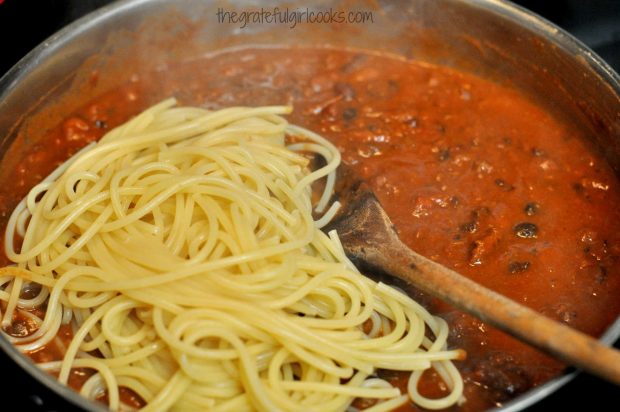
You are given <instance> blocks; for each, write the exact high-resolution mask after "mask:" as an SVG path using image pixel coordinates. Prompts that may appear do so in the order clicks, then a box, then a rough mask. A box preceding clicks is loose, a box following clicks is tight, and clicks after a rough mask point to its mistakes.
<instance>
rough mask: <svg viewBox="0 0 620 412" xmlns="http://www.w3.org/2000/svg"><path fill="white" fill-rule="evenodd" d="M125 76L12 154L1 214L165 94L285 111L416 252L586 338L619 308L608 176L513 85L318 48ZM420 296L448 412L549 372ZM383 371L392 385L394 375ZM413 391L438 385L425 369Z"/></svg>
mask: <svg viewBox="0 0 620 412" xmlns="http://www.w3.org/2000/svg"><path fill="white" fill-rule="evenodd" d="M133 79H134V80H133V82H131V83H128V84H127V85H125V86H122V87H120V88H119V89H118V90H114V91H112V92H110V93H109V94H107V95H105V96H101V97H100V98H97V99H95V100H94V101H93V102H92V104H90V105H87V106H86V107H84V108H83V109H81V110H79V111H78V112H76V113H74V114H72V115H70V116H68V117H67V118H66V119H64V120H62V121H61V122H60V123H59V124H58V126H57V127H55V128H51V130H49V131H48V132H47V134H46V135H45V137H44V139H45V140H44V142H45V143H42V142H43V141H41V142H39V144H37V145H34V146H33V147H32V148H31V150H29V151H28V152H23V153H22V159H23V160H22V162H21V163H20V164H19V165H18V166H17V168H16V170H14V171H11V176H14V177H13V178H11V179H6V181H4V182H0V183H1V184H0V211H2V215H3V216H6V215H7V212H8V211H10V210H11V209H12V208H13V207H14V206H15V204H16V202H17V201H18V200H19V198H20V197H21V196H23V195H24V193H25V192H26V190H27V189H28V188H29V187H31V186H33V185H34V184H35V183H37V181H38V180H40V179H41V178H42V177H43V176H44V175H46V174H47V173H49V171H51V170H52V169H53V168H54V167H55V165H57V164H58V163H60V162H62V161H63V160H64V159H66V158H67V157H68V156H69V155H71V154H72V153H74V152H75V151H76V150H77V149H78V148H79V147H82V146H84V145H85V144H87V143H88V142H90V141H93V140H96V139H97V138H99V137H100V136H101V135H102V134H103V133H105V132H106V131H108V130H109V129H110V128H113V127H114V126H116V125H118V124H120V123H121V122H123V121H125V120H127V119H128V118H129V117H131V116H132V115H134V114H136V113H138V112H139V111H140V110H142V109H144V108H146V107H147V106H148V105H150V104H153V103H155V102H157V101H159V100H161V99H163V98H165V97H168V96H170V95H174V96H176V97H177V98H178V99H179V100H180V101H181V102H182V103H185V104H197V105H202V106H205V107H208V108H219V107H225V106H231V105H253V106H256V105H266V104H293V105H294V108H295V111H294V113H293V114H292V115H291V116H290V120H291V121H292V122H294V123H298V124H300V125H302V126H304V127H307V128H309V129H312V130H314V131H316V132H318V133H321V134H323V135H324V136H326V137H328V138H329V139H330V140H332V141H333V142H334V143H335V144H336V145H337V146H338V148H339V149H340V150H341V151H342V153H343V161H344V162H345V163H346V164H348V165H349V166H350V167H352V168H354V169H355V171H356V172H357V173H358V174H360V175H361V176H363V177H364V178H365V179H366V180H367V181H368V182H369V183H370V185H371V186H372V188H373V189H374V191H375V192H376V194H377V196H378V198H379V200H380V201H381V202H382V204H383V206H384V207H385V209H386V210H387V212H388V214H389V215H390V217H391V218H392V220H393V222H394V223H395V225H396V227H397V228H398V231H399V234H400V236H401V237H402V239H403V240H404V241H405V242H406V243H407V244H408V245H409V246H411V247H412V248H414V249H415V250H416V251H418V252H419V253H421V254H423V255H425V256H428V257H430V258H431V259H434V260H436V261H438V262H440V263H442V264H444V265H447V266H448V267H451V268H453V269H455V270H457V271H459V272H460V273H462V274H464V275H466V276H468V277H470V278H472V279H473V280H475V281H477V282H480V283H482V284H483V285H485V286H487V287H489V288H491V289H494V290H496V291H498V292H500V293H502V294H505V295H507V296H508V297H510V298H512V299H514V300H516V301H518V302H521V303H524V304H526V305H528V306H530V307H532V308H534V309H536V310H538V311H541V312H542V313H544V314H546V315H547V316H550V317H553V318H555V319H557V320H560V321H562V322H565V323H567V324H570V325H571V326H573V327H576V328H578V329H581V330H583V331H585V332H587V333H590V334H593V335H598V334H600V333H601V332H602V331H603V330H604V329H605V328H606V327H607V326H608V325H609V324H610V323H611V321H612V320H613V319H614V318H615V317H616V316H617V314H618V313H619V312H620V301H619V300H618V299H617V296H618V293H619V292H620V273H618V272H619V269H618V266H617V265H616V264H615V262H616V260H617V257H618V256H620V230H619V229H620V190H619V187H618V182H617V180H616V178H615V176H614V175H613V173H612V171H611V170H610V168H609V167H608V166H607V165H606V164H605V163H604V161H603V160H602V158H601V157H600V156H599V155H597V154H596V152H595V151H594V150H592V149H591V148H590V146H589V145H588V144H587V143H585V140H584V137H587V136H584V135H582V134H581V132H579V131H578V130H576V129H575V128H573V127H570V126H569V125H567V124H564V123H562V122H559V121H558V120H556V119H554V118H553V117H551V116H550V115H549V114H548V113H546V112H545V111H544V110H543V109H541V108H539V107H538V106H536V105H534V104H532V103H530V102H529V101H527V100H526V99H525V98H524V97H523V96H521V95H520V94H519V93H517V92H515V91H513V90H510V89H507V88H504V87H500V86H498V85H495V84H492V83H489V82H487V81H484V80H481V79H479V78H476V77H472V76H470V75H467V74H464V73H460V72H455V71H452V70H448V69H443V68H438V67H433V66H429V65H425V64H419V63H415V62H408V61H405V60H400V59H396V58H390V57H385V56H380V55H375V54H372V55H371V54H363V53H358V52H353V51H338V50H328V49H291V50H285V49H273V50H270V49H247V50H239V51H235V52H229V53H224V54H221V55H219V56H215V57H213V58H208V59H204V60H201V61H196V62H192V63H188V64H185V65H182V66H179V67H177V68H173V69H170V70H169V71H167V72H165V73H137V74H135V76H134V77H133ZM35 140H36V139H35ZM416 293H417V292H416ZM424 300H425V304H426V305H427V306H428V307H429V309H430V310H432V311H433V312H434V313H437V314H441V315H442V316H444V317H445V318H446V319H447V320H448V322H449V323H450V326H451V331H450V340H449V342H450V344H451V346H452V347H461V348H464V349H465V350H466V351H467V352H468V358H467V360H466V361H463V362H457V363H456V365H457V367H458V368H459V369H460V370H461V372H462V374H463V377H464V380H465V397H466V399H467V402H466V403H464V404H463V405H462V406H461V407H457V406H455V407H453V408H451V410H461V411H477V410H481V409H484V408H488V407H492V406H495V405H496V404H498V403H501V402H504V401H506V400H508V399H510V398H512V397H514V396H516V395H518V394H519V393H522V392H524V391H526V390H528V389H529V388H531V387H532V386H535V385H539V384H541V383H543V382H544V381H546V380H548V379H550V378H552V377H553V376H556V375H557V374H559V373H560V372H561V371H562V369H563V366H562V365H561V364H559V363H558V362H556V361H554V360H552V359H550V358H548V357H546V356H544V355H542V354H540V353H539V352H537V351H536V350H534V349H532V348H529V347H527V346H525V345H523V344H520V343H519V342H517V341H515V340H514V339H512V338H509V337H507V336H506V335H505V334H503V333H501V332H499V331H497V330H495V329H493V328H491V327H489V326H487V325H486V324H484V323H483V322H481V321H479V320H477V319H474V318H472V317H470V316H468V315H464V314H462V313H459V312H457V311H455V310H454V309H453V308H451V307H449V306H448V305H446V304H444V303H442V302H439V301H437V300H433V299H430V298H428V297H425V299H424ZM44 354H45V353H43V354H42V353H37V354H36V355H33V358H35V360H36V358H37V357H41V356H42V355H44ZM50 356H52V355H50ZM387 378H389V380H391V381H393V382H394V383H395V384H396V385H398V386H400V387H402V388H404V387H405V386H406V375H405V374H401V373H396V374H391V375H390V376H388V377H387ZM75 385H76V386H79V385H78V384H75ZM420 389H421V390H422V392H423V393H428V394H433V395H440V394H441V393H442V392H443V391H442V389H441V385H439V383H438V380H437V377H436V376H434V375H433V374H432V373H430V372H429V373H428V374H426V375H425V379H424V380H423V383H422V385H421V388H420ZM415 409H416V408H415V407H413V406H411V405H409V406H407V407H405V408H403V410H415Z"/></svg>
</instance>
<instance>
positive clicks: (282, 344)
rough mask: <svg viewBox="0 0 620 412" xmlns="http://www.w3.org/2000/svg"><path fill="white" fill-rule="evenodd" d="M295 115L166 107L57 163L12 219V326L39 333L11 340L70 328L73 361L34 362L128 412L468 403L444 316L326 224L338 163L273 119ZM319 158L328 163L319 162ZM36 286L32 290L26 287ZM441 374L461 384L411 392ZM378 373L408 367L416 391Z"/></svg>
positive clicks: (1, 290)
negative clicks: (132, 405)
mask: <svg viewBox="0 0 620 412" xmlns="http://www.w3.org/2000/svg"><path fill="white" fill-rule="evenodd" d="M289 112H290V108H288V107H259V108H241V107H236V108H228V109H223V110H219V111H207V110H203V109H198V108H191V107H176V103H175V101H174V100H168V101H165V102H163V103H160V104H158V105H156V106H154V107H152V108H150V109H148V110H146V111H145V112H143V113H142V114H140V115H139V116H137V117H135V118H134V119H132V120H131V121H129V122H128V123H126V124H124V125H122V126H120V127H118V128H116V129H114V130H112V131H110V132H109V133H108V134H106V135H105V136H104V137H103V138H102V139H101V140H100V141H99V142H98V143H96V144H92V145H91V146H88V147H86V148H85V149H84V150H82V151H81V152H79V153H77V154H76V155H75V156H73V157H72V158H71V159H69V160H68V161H67V162H66V163H64V164H63V165H62V166H60V167H59V168H58V169H57V170H56V171H54V172H53V173H52V174H51V175H50V176H48V177H47V178H46V179H45V180H44V181H43V182H41V183H40V184H39V185H37V186H36V187H34V188H33V189H32V190H31V192H30V193H29V194H28V196H27V197H26V198H25V199H24V200H23V201H22V202H21V203H20V204H19V206H18V207H17V208H16V209H15V211H14V213H13V214H12V216H11V218H10V220H9V223H8V228H7V231H6V235H5V236H6V237H5V247H6V254H7V256H8V257H9V258H10V260H11V261H13V262H15V265H13V266H10V267H6V268H3V269H2V270H1V271H0V301H1V302H2V308H3V313H2V318H3V326H4V327H7V326H8V325H10V324H11V322H12V321H13V320H14V319H15V317H16V316H17V315H21V316H26V317H28V318H29V319H30V320H31V321H32V322H34V323H35V324H36V326H37V328H36V331H35V332H34V333H32V334H31V335H30V336H26V337H14V336H8V335H7V337H8V338H9V339H11V340H12V341H13V342H14V343H15V345H17V346H18V347H19V348H20V349H21V350H22V351H24V352H29V351H36V350H40V349H41V348H43V347H44V346H45V345H50V344H53V343H54V340H55V339H56V336H57V333H58V331H59V329H60V328H61V325H70V327H71V329H72V334H73V338H72V340H71V341H70V344H69V345H67V346H66V347H63V348H62V351H63V352H64V357H63V359H62V360H59V361H53V362H47V363H41V364H40V366H41V367H42V368H43V369H45V370H47V371H49V372H51V373H55V374H57V375H58V379H59V381H60V382H62V383H64V384H67V382H68V378H69V376H70V374H71V371H72V370H73V369H75V368H84V369H87V370H91V371H93V372H94V373H93V374H92V376H91V377H90V378H89V379H88V380H87V381H86V382H85V384H84V385H83V386H82V387H81V389H80V390H81V393H82V395H84V396H85V397H88V398H91V399H96V398H101V397H102V396H104V395H105V396H106V398H107V399H108V400H109V407H110V408H111V409H112V410H123V409H127V406H126V405H124V404H123V402H122V400H121V397H120V395H119V388H121V387H124V388H129V389H131V390H132V391H134V392H135V393H136V394H138V395H139V396H140V397H141V398H142V399H143V400H144V402H145V405H146V406H144V408H143V410H144V411H147V410H148V411H164V410H171V411H194V410H206V409H208V410H213V411H244V410H261V411H277V410H282V411H344V410H347V409H352V407H351V404H352V402H353V401H354V400H355V399H356V398H368V399H375V400H377V401H376V402H375V403H374V406H372V407H371V408H370V409H371V410H374V411H382V410H391V409H393V408H395V407H397V406H399V405H402V404H404V403H406V402H409V401H410V400H412V401H413V402H415V403H417V404H418V405H420V406H422V407H425V408H432V409H438V408H443V407H447V406H450V405H452V404H454V403H455V402H457V401H458V400H459V399H460V398H461V395H462V387H463V386H462V380H461V377H460V375H459V373H458V371H457V370H456V368H455V367H454V366H453V364H452V362H451V360H453V359H458V358H460V357H461V356H462V351H460V350H447V347H446V339H447V335H448V327H447V324H446V323H445V321H443V320H442V319H440V318H437V317H434V316H432V315H430V314H429V313H428V312H427V311H426V310H425V309H424V308H422V307H421V306H420V305H418V304H416V302H414V301H413V300H411V299H410V298H409V297H407V296H406V295H404V294H403V293H402V292H400V291H398V290H396V289H393V288H392V287H389V286H387V285H385V284H382V283H376V282H374V281H372V280H370V279H368V278H366V277H365V276H363V275H362V274H360V273H359V272H358V271H357V270H356V269H355V267H354V266H353V265H352V264H351V263H350V262H349V261H348V260H347V258H346V257H345V255H344V253H343V249H342V246H341V244H340V243H339V240H338V237H337V234H336V233H330V234H329V235H326V234H324V233H323V232H322V231H321V230H320V228H321V227H322V226H323V225H324V224H325V223H326V222H328V221H329V220H330V218H331V217H332V216H333V215H334V213H335V212H336V209H337V207H338V205H337V204H336V203H335V204H332V205H331V206H329V205H328V204H329V200H330V197H331V194H332V191H333V187H334V179H335V169H336V168H337V166H338V164H339V161H340V155H339V153H338V151H337V149H336V148H335V147H334V146H333V145H332V144H330V143H329V142H327V141H326V140H325V139H323V138H321V137H320V136H318V135H316V134H314V133H312V132H310V131H308V130H304V129H302V128H299V127H296V126H293V125H289V124H288V123H287V122H286V120H285V119H284V118H282V117H280V116H279V115H282V114H286V113H289ZM287 145H288V146H287ZM309 153H314V155H318V156H321V157H323V158H324V159H325V162H324V163H325V166H324V167H321V168H319V169H318V170H314V171H311V170H309V160H308V157H309V156H308V154H309ZM321 179H324V185H323V186H324V187H325V190H324V192H323V194H322V196H321V197H320V199H319V200H318V202H317V204H316V206H315V207H314V212H315V213H319V214H320V213H322V216H323V217H322V218H320V219H318V220H316V221H315V220H314V219H313V204H312V187H311V186H312V184H313V182H316V181H317V180H321ZM20 239H23V241H22V242H21V247H20V248H19V250H18V251H17V250H15V249H14V247H13V245H14V244H19V241H20ZM33 285H38V286H40V288H39V289H38V290H40V291H39V292H38V293H37V294H36V296H31V295H32V294H30V295H28V294H23V293H22V292H23V291H24V290H33V288H32V286H33ZM36 309H38V310H39V311H38V312H37V310H36ZM41 309H44V313H45V314H44V316H37V313H43V312H42V311H41ZM431 367H432V368H434V369H435V371H436V372H437V373H438V374H439V376H440V377H441V378H442V379H443V381H444V382H445V383H446V385H447V386H448V387H449V388H450V391H449V394H448V395H447V396H446V397H444V398H442V399H429V398H426V397H424V396H422V395H421V394H420V393H419V392H418V390H417V383H418V381H419V379H420V376H421V374H422V373H423V371H425V370H427V369H429V368H431ZM379 369H386V370H399V371H411V372H412V375H411V378H410V381H409V388H408V393H405V394H401V392H400V390H399V389H398V388H395V387H393V386H392V385H391V384H390V383H388V382H387V381H385V380H382V379H380V378H378V377H377V375H376V374H375V373H376V372H377V370H379Z"/></svg>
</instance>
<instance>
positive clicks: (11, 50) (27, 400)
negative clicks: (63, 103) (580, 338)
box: [0, 0, 620, 412]
mask: <svg viewBox="0 0 620 412" xmlns="http://www.w3.org/2000/svg"><path fill="white" fill-rule="evenodd" d="M110 2H111V1H110V0H0V74H2V73H4V72H6V71H7V70H8V69H9V68H10V67H11V66H12V65H13V64H15V63H16V62H17V60H19V59H20V58H21V57H22V56H24V55H25V54H26V53H27V52H28V51H29V50H31V49H32V48H34V47H35V46H36V45H37V44H39V43H40V42H41V41H43V40H44V39H45V38H46V37H48V36H49V35H51V34H52V33H54V32H55V31H57V30H58V29H60V28H62V27H63V26H65V25H66V24H68V23H70V22H71V21H73V20H75V19H76V18H78V17H80V16H82V15H84V14H86V13H88V12H89V11H91V10H94V9H95V8H97V7H100V6H103V5H105V4H107V3H110ZM516 2H517V3H519V4H521V5H523V6H524V7H526V8H528V9H530V10H533V11H535V12H536V13H538V14H540V15H542V16H543V17H546V18H547V19H549V20H551V21H552V22H554V23H556V24H558V25H559V26H560V27H563V28H564V29H566V30H567V31H569V32H570V33H572V34H573V35H575V36H576V37H577V38H579V39H580V40H582V41H583V42H584V43H586V44H587V45H588V46H590V48H592V49H593V50H594V51H595V52H596V53H598V54H599V55H600V56H601V57H602V58H603V59H604V60H606V61H607V62H608V63H609V64H610V65H611V66H612V67H613V68H614V69H615V70H616V71H620V0H588V1H582V0H555V1H540V0H520V1H516ZM616 346H618V343H616ZM0 368H1V370H2V375H3V376H4V379H3V382H4V384H3V387H4V394H5V395H4V397H5V399H9V398H10V399H11V400H12V402H11V404H12V405H15V404H17V405H21V406H20V407H19V410H23V411H37V412H39V411H41V412H42V411H63V412H72V411H76V409H74V408H71V407H69V406H67V405H66V404H64V403H62V402H61V401H59V399H58V398H56V397H55V396H54V395H53V394H51V393H49V392H48V391H47V390H46V389H44V388H43V387H41V386H40V385H38V384H37V383H36V382H34V381H33V380H32V379H30V378H29V377H28V376H26V374H25V373H24V372H23V371H21V369H20V368H19V367H18V366H17V365H15V364H14V363H13V362H11V361H10V360H9V359H8V358H7V357H6V355H4V353H1V352H0ZM585 399H587V400H588V406H589V408H590V409H591V410H597V411H606V410H617V409H618V407H617V405H616V403H617V401H618V400H620V389H618V387H616V386H614V385H612V384H609V383H606V382H604V381H601V380H600V379H597V378H594V377H592V376H590V375H587V374H585V373H582V374H580V375H579V376H578V377H577V378H575V379H574V380H573V381H572V382H570V383H568V384H567V385H566V386H564V387H563V388H561V389H560V390H558V391H557V392H555V393H554V394H553V395H551V396H549V397H547V398H546V399H545V400H543V401H541V402H539V403H538V404H536V406H533V407H531V408H529V409H528V412H542V411H548V410H557V409H559V408H562V409H563V407H564V406H565V405H566V406H577V405H582V404H583V403H581V402H580V401H582V400H585ZM16 409H17V408H16Z"/></svg>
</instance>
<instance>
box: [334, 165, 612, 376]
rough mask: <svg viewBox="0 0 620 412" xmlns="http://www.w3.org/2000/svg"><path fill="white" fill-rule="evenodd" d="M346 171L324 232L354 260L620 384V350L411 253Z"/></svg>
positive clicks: (373, 199) (376, 204)
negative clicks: (335, 236)
mask: <svg viewBox="0 0 620 412" xmlns="http://www.w3.org/2000/svg"><path fill="white" fill-rule="evenodd" d="M342 167H343V166H341V168H342ZM344 170H345V171H344V172H340V173H339V174H341V175H343V176H341V177H339V182H340V183H339V185H338V188H337V189H339V190H337V191H336V193H338V197H339V198H340V200H341V201H343V204H344V208H342V210H341V211H340V212H339V214H338V216H336V218H335V219H334V220H333V221H332V222H331V223H330V224H329V225H328V227H327V228H326V229H325V230H326V232H327V231H329V230H332V229H336V230H337V231H338V235H339V237H340V240H341V242H342V245H343V247H344V250H345V252H346V254H347V256H348V257H349V258H350V259H351V260H352V261H354V262H355V263H356V264H362V265H363V266H366V267H369V268H372V269H375V270H378V271H380V272H384V273H386V274H388V275H391V276H394V277H397V278H399V279H401V280H404V281H405V282H407V283H409V284H411V285H413V286H415V287H416V288H418V289H420V290H422V291H424V292H426V293H428V294H429V295H432V296H435V297H438V298H440V299H442V300H444V301H446V302H448V303H450V304H452V305H454V306H455V307H456V308H458V309H460V310H462V311H463V312H466V313H469V314H471V315H473V316H475V317H477V318H479V319H481V320H482V321H484V322H487V323H489V324H491V325H493V326H495V327H497V328H499V329H501V330H503V331H505V332H507V333H509V334H511V335H512V336H514V337H516V338H517V339H519V340H521V341H523V342H527V343H528V344H530V345H532V346H534V347H536V348H538V349H541V350H542V351H544V352H546V353H548V354H549V355H551V356H553V357H555V358H557V359H560V360H562V361H564V362H566V363H568V364H571V365H574V366H576V367H578V368H580V369H583V370H585V371H588V372H590V373H592V374H594V375H597V376H600V377H602V378H604V379H606V380H608V381H611V382H613V383H615V384H616V385H620V351H617V350H614V349H612V348H609V347H607V346H605V345H604V344H602V343H601V342H599V341H598V340H596V339H594V338H592V337H590V336H588V335H586V334H584V333H581V332H578V331H577V330H575V329H572V328H570V327H568V326H565V325H563V324H561V323H558V322H555V321H553V320H551V319H549V318H547V317H545V316H543V315H541V314H539V313H537V312H535V311H533V310H532V309H529V308H527V307H525V306H523V305H520V304H518V303H516V302H515V301H513V300H510V299H508V298H506V297H505V296H502V295H500V294H498V293H495V292H493V291H492V290H490V289H487V288H485V287H484V286H481V285H480V284H478V283H476V282H473V281H471V280H469V279H468V278H466V277H464V276H462V275H460V274H458V273H457V272H455V271H453V270H450V269H448V268H446V267H444V266H442V265H440V264H438V263H436V262H433V261H432V260H430V259H427V258H425V257H424V256H421V255H419V254H417V253H416V252H414V251H413V250H411V249H409V248H408V247H407V246H405V244H403V243H402V242H401V240H400V239H399V238H398V235H397V234H396V231H395V229H394V226H393V224H392V222H391V221H390V219H389V217H388V216H387V214H386V213H385V211H384V210H383V208H382V207H381V205H380V204H379V201H378V200H377V198H376V197H375V195H374V193H373V192H372V191H371V190H370V189H369V188H368V186H367V185H366V184H365V183H363V182H361V181H359V179H355V178H353V179H352V176H353V177H354V175H353V174H352V172H350V171H347V170H346V167H345V169H344Z"/></svg>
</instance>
